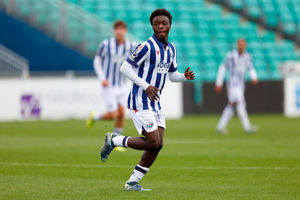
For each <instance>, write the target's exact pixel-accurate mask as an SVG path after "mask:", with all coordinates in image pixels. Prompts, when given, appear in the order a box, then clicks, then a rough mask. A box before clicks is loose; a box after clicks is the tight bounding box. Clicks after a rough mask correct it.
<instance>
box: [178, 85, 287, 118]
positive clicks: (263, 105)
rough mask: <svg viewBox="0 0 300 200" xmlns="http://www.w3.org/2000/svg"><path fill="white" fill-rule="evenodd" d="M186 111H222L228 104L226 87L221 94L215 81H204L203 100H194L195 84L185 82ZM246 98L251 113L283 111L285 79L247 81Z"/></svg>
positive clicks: (195, 112) (194, 112)
mask: <svg viewBox="0 0 300 200" xmlns="http://www.w3.org/2000/svg"><path fill="white" fill-rule="evenodd" d="M183 87H184V113H185V114H197V113H221V112H222V110H223V109H224V107H225V105H226V104H227V95H226V87H224V88H223V91H222V93H221V94H219V95H217V94H216V93H215V90H214V87H215V83H212V82H205V83H203V89H202V96H203V101H202V103H201V104H200V105H198V104H197V103H196V102H195V100H194V98H193V97H194V95H195V94H194V93H195V90H194V85H193V84H189V83H185V84H184V86H183ZM245 99H246V103H247V110H248V111H249V112H250V113H283V81H261V82H259V84H258V85H252V84H251V83H250V82H247V83H246V92H245Z"/></svg>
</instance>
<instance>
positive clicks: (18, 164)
mask: <svg viewBox="0 0 300 200" xmlns="http://www.w3.org/2000/svg"><path fill="white" fill-rule="evenodd" d="M0 166H17V167H18V166H19V167H69V168H126V169H127V168H133V167H134V166H131V165H109V164H108V165H107V164H106V165H104V164H102V165H100V164H99V165H93V164H63V163H20V162H0ZM153 168H158V169H182V170H300V167H279V166H278V167H268V166H240V167H239V166H232V167H230V166H228V167H226V166H224V167H220V166H195V167H190V166H153Z"/></svg>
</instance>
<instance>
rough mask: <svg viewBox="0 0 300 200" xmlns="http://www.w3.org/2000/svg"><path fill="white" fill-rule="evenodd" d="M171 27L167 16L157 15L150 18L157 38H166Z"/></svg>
mask: <svg viewBox="0 0 300 200" xmlns="http://www.w3.org/2000/svg"><path fill="white" fill-rule="evenodd" d="M170 28H171V24H170V20H169V18H168V17H167V16H164V15H159V16H156V17H154V18H153V20H152V29H153V31H154V34H155V35H156V37H158V39H161V40H167V39H168V35H169V31H170Z"/></svg>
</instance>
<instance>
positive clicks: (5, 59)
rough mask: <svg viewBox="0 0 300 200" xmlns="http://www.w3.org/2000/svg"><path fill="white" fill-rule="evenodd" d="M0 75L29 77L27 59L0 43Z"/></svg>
mask: <svg viewBox="0 0 300 200" xmlns="http://www.w3.org/2000/svg"><path fill="white" fill-rule="evenodd" d="M0 76H1V77H3V76H21V77H22V78H27V77H29V65H28V61H27V60H26V59H25V58H23V57H22V56H20V55H18V54H16V53H15V52H13V51H12V50H10V49H8V48H6V47H5V46H3V45H1V44H0Z"/></svg>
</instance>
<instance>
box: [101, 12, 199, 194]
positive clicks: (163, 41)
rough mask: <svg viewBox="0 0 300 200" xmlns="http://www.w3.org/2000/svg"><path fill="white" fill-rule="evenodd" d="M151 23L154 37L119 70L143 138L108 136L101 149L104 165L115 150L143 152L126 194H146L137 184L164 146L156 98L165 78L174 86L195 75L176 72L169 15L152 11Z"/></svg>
mask: <svg viewBox="0 0 300 200" xmlns="http://www.w3.org/2000/svg"><path fill="white" fill-rule="evenodd" d="M150 23H151V25H152V29H153V32H154V34H153V36H151V37H150V38H149V39H148V40H147V41H146V42H144V43H142V44H140V45H139V46H137V48H136V49H135V50H134V52H133V53H132V54H131V55H130V56H129V57H128V58H127V59H126V61H125V62H124V63H123V64H122V66H121V72H122V73H124V74H125V75H126V76H127V77H128V78H129V79H130V80H131V81H132V82H133V85H132V90H131V91H130V94H129V97H128V108H129V109H130V114H131V117H132V120H133V122H134V125H135V127H136V129H137V131H138V133H139V134H142V135H143V137H128V136H120V135H115V134H113V133H108V134H107V135H106V137H105V141H104V146H103V147H102V149H101V159H102V161H104V162H105V161H106V160H107V159H108V156H109V154H110V152H111V151H112V150H113V149H114V148H115V147H130V148H132V149H135V150H143V151H144V153H143V155H142V158H141V160H140V162H139V163H138V164H137V165H136V167H135V169H134V170H133V173H132V175H131V176H130V178H129V180H128V181H127V182H126V184H125V190H134V191H141V190H149V189H144V188H142V187H141V186H140V185H139V181H140V180H141V179H142V178H143V177H144V175H145V174H146V173H147V172H148V171H149V168H150V166H151V165H152V164H153V162H154V161H155V159H156V157H157V156H158V153H159V152H160V150H161V149H162V146H163V137H164V131H165V129H166V122H165V115H164V112H163V110H162V108H161V105H160V101H159V96H160V95H161V91H162V90H163V88H164V85H165V81H166V76H167V74H168V75H169V78H170V80H171V81H173V82H182V81H185V80H193V79H194V73H193V72H192V71H189V67H188V68H187V69H186V70H185V72H184V74H181V73H179V72H178V71H177V60H176V57H177V53H176V48H175V46H174V45H173V44H172V43H170V42H168V34H169V31H170V29H171V24H172V16H171V14H170V12H169V11H167V10H165V9H157V10H155V11H153V12H152V14H151V16H150Z"/></svg>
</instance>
